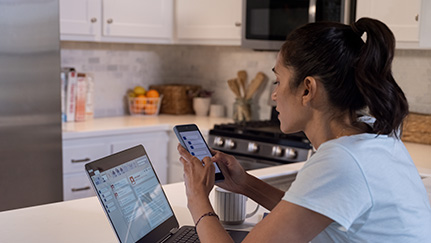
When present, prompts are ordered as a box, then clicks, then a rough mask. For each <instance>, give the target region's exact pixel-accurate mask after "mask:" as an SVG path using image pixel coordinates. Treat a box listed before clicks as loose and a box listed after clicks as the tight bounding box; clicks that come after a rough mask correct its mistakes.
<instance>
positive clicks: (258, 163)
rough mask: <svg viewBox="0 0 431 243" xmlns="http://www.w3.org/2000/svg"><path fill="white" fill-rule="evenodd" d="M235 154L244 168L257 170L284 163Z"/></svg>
mask: <svg viewBox="0 0 431 243" xmlns="http://www.w3.org/2000/svg"><path fill="white" fill-rule="evenodd" d="M234 156H235V158H236V159H237V160H238V162H239V163H240V164H241V166H242V168H244V170H256V169H262V168H267V167H271V166H277V165H282V163H277V162H273V161H266V160H257V159H252V158H250V157H245V156H239V155H234Z"/></svg>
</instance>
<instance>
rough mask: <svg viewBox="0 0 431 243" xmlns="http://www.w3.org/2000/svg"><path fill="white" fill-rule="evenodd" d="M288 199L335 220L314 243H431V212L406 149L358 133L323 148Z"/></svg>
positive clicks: (392, 140)
mask: <svg viewBox="0 0 431 243" xmlns="http://www.w3.org/2000/svg"><path fill="white" fill-rule="evenodd" d="M283 200H286V201H289V202H292V203H294V204H297V205H300V206H302V207H305V208H308V209H310V210H313V211H315V212H318V213H320V214H322V215H325V216H326V217H328V218H331V219H332V220H334V222H333V223H332V224H330V225H329V226H328V227H327V228H326V229H325V230H324V231H322V232H321V233H320V234H319V235H318V236H317V237H316V238H315V239H313V241H312V242H391V243H393V242H400V243H401V242H402V243H407V242H415V243H417V242H431V208H430V202H429V200H428V195H427V192H426V190H425V187H424V185H423V183H422V181H421V178H420V176H419V174H418V171H417V169H416V167H415V165H414V164H413V161H412V159H411V157H410V155H409V153H408V152H407V149H406V148H405V146H404V144H403V143H402V142H401V141H400V140H398V139H396V138H394V137H391V136H386V135H379V136H376V134H366V133H364V134H358V135H353V136H346V137H341V138H338V139H334V140H330V141H327V142H325V143H323V144H322V145H321V146H320V147H319V149H318V150H317V152H316V153H315V154H314V155H313V156H312V157H311V158H310V159H309V160H308V161H307V162H306V163H305V164H304V167H303V168H302V169H301V170H300V171H299V172H298V175H297V177H296V180H295V181H294V182H293V183H292V186H291V187H290V188H289V190H288V191H287V192H286V194H285V195H284V197H283Z"/></svg>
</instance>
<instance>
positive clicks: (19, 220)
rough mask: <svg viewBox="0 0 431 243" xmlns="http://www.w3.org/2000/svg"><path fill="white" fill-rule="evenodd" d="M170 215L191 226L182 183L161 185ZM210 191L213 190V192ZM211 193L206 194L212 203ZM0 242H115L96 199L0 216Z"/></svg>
mask: <svg viewBox="0 0 431 243" xmlns="http://www.w3.org/2000/svg"><path fill="white" fill-rule="evenodd" d="M302 165H303V163H295V164H289V165H282V166H276V167H271V168H266V169H261V170H255V171H250V173H251V174H253V175H255V176H258V177H260V178H262V179H268V178H274V177H283V176H290V175H292V174H295V173H296V172H297V171H298V170H299V169H300V168H301V167H302ZM163 189H164V191H165V193H166V195H167V197H168V199H169V202H170V204H171V206H172V208H173V210H174V213H175V215H176V217H177V220H178V221H179V224H180V226H182V225H193V220H192V218H191V216H190V214H189V211H188V209H187V206H186V205H187V199H186V195H185V188H184V183H182V182H179V183H173V184H167V185H163ZM213 191H214V190H213ZM213 191H212V192H211V194H210V199H211V201H213V200H214V193H213ZM255 205H256V204H255V203H254V202H253V201H252V200H248V201H247V207H248V209H249V211H251V210H252V209H253V208H255ZM264 212H266V210H265V209H264V208H262V207H259V211H258V213H257V214H255V215H254V216H253V217H250V218H248V219H247V220H246V221H245V222H244V223H243V224H242V225H238V226H235V227H231V228H235V229H244V230H250V229H251V228H252V227H253V226H254V225H255V224H256V223H257V222H259V221H260V220H261V219H262V215H263V213H264ZM0 242H8V243H13V242H45V243H50V242H64V243H68V242H70V243H72V242H73V243H76V242H105V243H108V242H118V241H117V238H116V236H115V233H114V231H113V229H112V228H111V226H110V224H109V221H108V218H107V217H106V216H105V214H104V212H103V210H102V206H101V205H100V203H99V201H98V199H97V198H96V197H87V198H83V199H77V200H71V201H64V202H59V203H52V204H46V205H41V206H35V207H29V208H22V209H17V210H11V211H5V212H0Z"/></svg>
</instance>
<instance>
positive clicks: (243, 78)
mask: <svg viewBox="0 0 431 243" xmlns="http://www.w3.org/2000/svg"><path fill="white" fill-rule="evenodd" d="M237 76H238V79H237V80H238V83H239V86H240V87H241V88H242V93H243V94H244V96H243V97H245V92H246V88H245V87H246V83H247V72H246V71H245V70H240V71H238V73H237Z"/></svg>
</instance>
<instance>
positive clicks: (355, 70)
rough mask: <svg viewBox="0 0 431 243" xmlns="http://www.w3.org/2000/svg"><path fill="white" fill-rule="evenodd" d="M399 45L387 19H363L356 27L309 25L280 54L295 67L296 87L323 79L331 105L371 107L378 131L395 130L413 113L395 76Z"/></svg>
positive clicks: (354, 108) (352, 110)
mask: <svg viewBox="0 0 431 243" xmlns="http://www.w3.org/2000/svg"><path fill="white" fill-rule="evenodd" d="M364 32H365V33H366V34H367V38H366V42H365V43H364V41H363V40H362V38H361V36H362V35H363V33H364ZM394 48H395V38H394V35H393V34H392V32H391V31H390V30H389V28H388V27H387V26H386V25H385V24H383V23H382V22H380V21H378V20H375V19H370V18H361V19H359V20H358V21H357V22H356V23H354V24H352V25H351V26H349V25H345V24H341V23H331V22H318V23H310V24H307V25H304V26H302V27H300V28H298V29H296V30H294V31H293V32H292V33H291V34H290V35H289V36H288V37H287V39H286V42H285V43H284V45H283V46H282V48H281V50H280V53H281V55H282V56H283V58H284V65H285V66H287V67H293V70H294V72H293V73H294V78H293V81H292V82H291V85H292V88H297V87H298V86H299V85H300V84H301V83H302V82H303V81H304V79H305V78H306V77H307V76H313V77H315V78H317V79H318V80H319V81H320V82H322V83H323V85H324V87H325V89H326V91H327V92H328V96H329V101H330V102H331V104H332V105H334V106H335V107H337V108H338V109H340V110H341V111H346V110H348V111H349V112H350V114H351V115H354V114H356V112H357V111H359V110H361V109H363V108H368V109H369V113H370V115H372V116H373V117H374V118H376V121H375V123H374V127H373V130H374V132H375V133H377V134H390V133H392V132H393V131H394V130H396V129H398V128H399V127H400V125H401V123H402V121H403V119H404V118H405V116H406V115H407V114H408V104H407V100H406V97H405V96H404V93H403V91H402V90H401V88H400V87H399V86H398V85H397V83H396V82H395V79H394V78H393V76H392V71H391V65H392V59H393V57H394Z"/></svg>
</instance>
